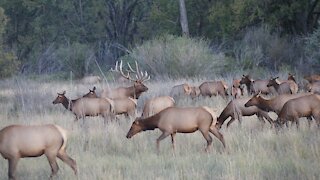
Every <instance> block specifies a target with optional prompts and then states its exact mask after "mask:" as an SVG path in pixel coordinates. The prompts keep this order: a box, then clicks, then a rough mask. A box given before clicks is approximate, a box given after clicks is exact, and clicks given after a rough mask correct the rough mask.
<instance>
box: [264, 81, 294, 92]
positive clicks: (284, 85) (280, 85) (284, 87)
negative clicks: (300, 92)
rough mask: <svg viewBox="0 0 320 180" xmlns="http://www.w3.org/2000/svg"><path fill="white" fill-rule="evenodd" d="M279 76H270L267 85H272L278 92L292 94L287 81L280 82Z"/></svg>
mask: <svg viewBox="0 0 320 180" xmlns="http://www.w3.org/2000/svg"><path fill="white" fill-rule="evenodd" d="M278 78H279V77H276V78H271V79H270V80H269V83H268V84H267V87H271V86H273V87H274V88H275V90H276V92H277V93H278V94H293V92H292V91H291V88H290V84H289V83H288V82H280V81H279V80H278Z"/></svg>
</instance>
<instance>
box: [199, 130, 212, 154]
mask: <svg viewBox="0 0 320 180" xmlns="http://www.w3.org/2000/svg"><path fill="white" fill-rule="evenodd" d="M200 132H201V133H202V135H203V137H204V138H205V139H206V140H207V147H206V149H205V151H206V152H208V151H209V150H210V145H211V144H212V138H211V136H210V134H209V131H203V130H201V129H200Z"/></svg>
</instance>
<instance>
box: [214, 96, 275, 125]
mask: <svg viewBox="0 0 320 180" xmlns="http://www.w3.org/2000/svg"><path fill="white" fill-rule="evenodd" d="M249 99H250V98H240V99H234V100H232V101H230V102H229V103H228V105H227V106H226V107H225V108H224V109H223V111H222V112H221V114H220V116H219V117H218V122H217V125H216V126H217V128H219V129H220V128H221V126H222V124H223V123H224V122H225V121H226V120H227V119H228V118H229V117H231V119H230V121H229V122H228V123H227V127H229V126H230V124H231V123H232V122H233V121H234V120H236V119H238V121H239V123H241V121H242V116H252V115H257V116H258V119H259V120H260V121H261V122H263V123H264V122H265V121H264V119H263V118H265V119H267V121H268V122H269V123H270V124H271V125H273V120H272V119H271V118H270V117H269V115H268V113H267V112H265V111H263V110H261V109H259V108H257V107H255V106H251V107H245V106H244V105H245V103H246V102H248V100H249Z"/></svg>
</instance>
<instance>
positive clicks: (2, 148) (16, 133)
mask: <svg viewBox="0 0 320 180" xmlns="http://www.w3.org/2000/svg"><path fill="white" fill-rule="evenodd" d="M66 145H67V132H66V130H65V129H63V128H61V127H60V126H57V125H52V124H47V125H40V126H23V125H10V126H7V127H5V128H3V129H2V130H1V131H0V153H1V155H2V157H3V158H5V159H7V160H8V164H9V167H8V176H9V179H15V178H16V177H15V172H16V167H17V164H18V161H19V159H20V158H25V157H38V156H41V155H43V154H45V155H46V156H47V159H48V161H49V164H50V166H51V171H52V172H51V175H50V178H52V177H53V176H54V175H56V174H57V172H58V170H59V167H58V164H57V162H56V158H57V157H58V158H59V159H61V160H62V161H63V162H65V163H66V164H67V165H69V166H70V167H71V168H72V169H73V171H74V173H75V174H76V175H77V165H76V161H75V160H73V159H72V158H71V157H69V156H68V154H67V153H66Z"/></svg>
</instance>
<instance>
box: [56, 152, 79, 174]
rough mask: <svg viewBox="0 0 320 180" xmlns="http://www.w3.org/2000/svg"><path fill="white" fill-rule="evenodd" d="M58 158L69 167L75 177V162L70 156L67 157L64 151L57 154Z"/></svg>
mask: <svg viewBox="0 0 320 180" xmlns="http://www.w3.org/2000/svg"><path fill="white" fill-rule="evenodd" d="M58 158H59V159H61V160H62V161H63V162H65V163H66V164H67V165H69V166H70V167H71V169H72V170H73V171H74V174H75V175H77V174H78V170H77V163H76V161H75V160H74V159H72V158H71V157H70V156H68V155H67V153H66V152H65V151H60V152H59V153H58Z"/></svg>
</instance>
